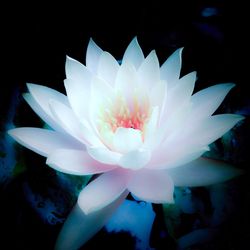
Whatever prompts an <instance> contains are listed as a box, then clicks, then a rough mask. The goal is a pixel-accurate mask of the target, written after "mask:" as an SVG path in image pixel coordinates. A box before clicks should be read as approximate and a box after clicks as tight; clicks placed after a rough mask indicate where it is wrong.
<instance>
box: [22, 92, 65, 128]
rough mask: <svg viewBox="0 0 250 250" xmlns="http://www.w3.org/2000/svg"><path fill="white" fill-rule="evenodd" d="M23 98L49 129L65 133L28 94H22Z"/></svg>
mask: <svg viewBox="0 0 250 250" xmlns="http://www.w3.org/2000/svg"><path fill="white" fill-rule="evenodd" d="M23 98H24V99H25V101H26V102H27V103H28V104H29V106H30V107H31V108H32V109H33V111H34V112H35V113H36V114H37V115H39V116H40V118H41V119H42V120H43V121H44V122H45V123H46V124H47V125H48V126H50V127H51V128H53V129H54V130H56V131H60V132H65V131H64V130H63V129H62V128H61V127H60V126H59V125H58V124H57V122H56V121H55V120H54V117H52V115H51V114H48V113H46V112H45V110H44V109H43V108H42V107H41V106H40V105H39V104H38V103H37V101H36V100H35V99H34V98H33V97H32V95H31V94H30V93H25V94H23Z"/></svg>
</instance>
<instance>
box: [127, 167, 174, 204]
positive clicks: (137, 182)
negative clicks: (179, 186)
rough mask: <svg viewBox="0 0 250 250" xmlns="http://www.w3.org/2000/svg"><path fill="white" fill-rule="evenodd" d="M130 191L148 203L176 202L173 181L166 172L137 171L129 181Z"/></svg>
mask: <svg viewBox="0 0 250 250" xmlns="http://www.w3.org/2000/svg"><path fill="white" fill-rule="evenodd" d="M128 190H129V191H130V192H131V193H133V194H134V195H135V196H137V197H138V198H140V199H142V200H144V201H147V202H152V203H166V202H168V203H173V202H174V199H173V193H174V185H173V181H172V180H171V178H170V177H169V175H168V173H167V172H166V171H165V170H158V171H156V170H148V169H141V170H138V171H135V172H134V174H133V176H132V177H131V179H130V180H129V184H128Z"/></svg>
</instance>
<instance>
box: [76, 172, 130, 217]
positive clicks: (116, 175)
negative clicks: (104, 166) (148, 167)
mask: <svg viewBox="0 0 250 250" xmlns="http://www.w3.org/2000/svg"><path fill="white" fill-rule="evenodd" d="M129 177H130V175H129V172H128V171H125V170H123V169H119V168H118V169H116V170H112V171H110V172H107V173H104V174H102V175H101V176H99V177H97V178H96V179H95V180H94V181H92V182H90V183H89V184H88V185H87V186H86V187H85V188H84V189H83V190H82V191H81V193H80V195H79V197H78V201H77V203H78V205H79V206H80V208H81V209H82V211H83V212H84V213H85V214H89V213H93V212H95V211H97V210H99V209H102V208H104V207H106V206H108V205H109V204H110V203H112V202H113V201H114V200H116V199H117V198H118V197H119V196H120V195H121V194H122V193H123V192H124V191H125V190H126V188H127V182H128V179H129Z"/></svg>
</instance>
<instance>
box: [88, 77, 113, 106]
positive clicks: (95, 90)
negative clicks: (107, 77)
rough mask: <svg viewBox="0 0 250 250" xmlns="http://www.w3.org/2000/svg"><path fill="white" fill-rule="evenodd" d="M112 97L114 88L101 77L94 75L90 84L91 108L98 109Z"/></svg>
mask: <svg viewBox="0 0 250 250" xmlns="http://www.w3.org/2000/svg"><path fill="white" fill-rule="evenodd" d="M113 98H114V90H113V89H112V87H111V86H110V85H109V84H108V83H107V82H105V81H104V80H103V79H100V78H98V77H94V78H93V80H92V86H91V109H94V110H96V109H97V110H99V109H100V107H101V106H103V105H104V104H105V103H106V102H110V101H111V100H112V99H113Z"/></svg>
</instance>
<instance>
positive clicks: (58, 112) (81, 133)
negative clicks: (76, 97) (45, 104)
mask: <svg viewBox="0 0 250 250" xmlns="http://www.w3.org/2000/svg"><path fill="white" fill-rule="evenodd" d="M50 106H51V110H52V112H53V114H54V116H55V117H56V118H57V120H58V122H60V124H61V126H62V127H63V128H64V129H65V130H66V131H67V132H68V133H69V134H70V135H72V136H73V137H75V138H76V139H77V140H79V141H81V142H83V143H84V144H86V145H95V146H103V143H102V142H101V141H100V140H99V138H98V137H97V136H96V135H95V134H94V132H93V131H91V130H89V128H88V127H87V126H85V125H84V124H83V123H80V122H79V120H78V119H77V117H76V116H75V114H74V113H73V112H72V110H71V109H70V108H68V107H67V106H65V105H63V104H62V103H60V102H57V101H54V100H51V101H50Z"/></svg>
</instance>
